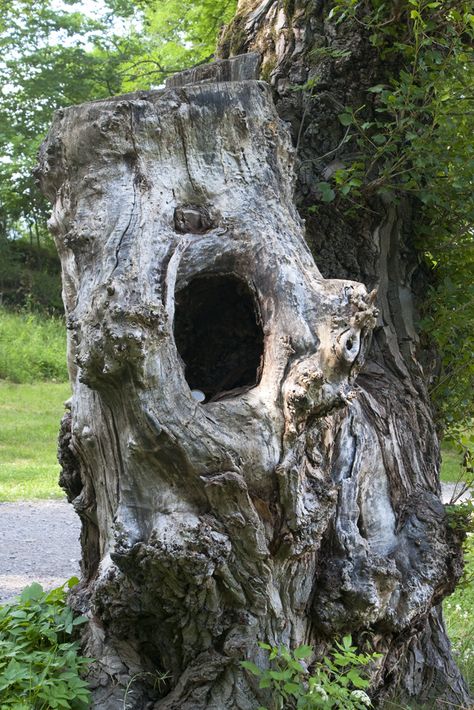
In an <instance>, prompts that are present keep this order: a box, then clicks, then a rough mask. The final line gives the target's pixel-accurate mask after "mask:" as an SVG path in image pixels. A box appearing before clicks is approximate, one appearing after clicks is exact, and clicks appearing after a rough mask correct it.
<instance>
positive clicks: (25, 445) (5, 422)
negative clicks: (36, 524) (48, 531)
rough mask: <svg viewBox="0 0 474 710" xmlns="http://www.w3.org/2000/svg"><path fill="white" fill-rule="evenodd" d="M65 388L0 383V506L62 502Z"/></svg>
mask: <svg viewBox="0 0 474 710" xmlns="http://www.w3.org/2000/svg"><path fill="white" fill-rule="evenodd" d="M69 396H70V389H69V385H68V384H66V383H52V382H41V383H37V384H22V385H17V384H13V383H9V382H4V381H3V382H2V381H0V502H4V501H14V500H31V499H33V498H62V497H64V493H63V491H62V490H61V489H60V488H59V486H58V476H59V465H58V463H57V461H56V440H57V435H58V430H59V422H60V419H61V416H62V414H63V411H64V407H63V402H64V401H65V400H66V399H68V398H69Z"/></svg>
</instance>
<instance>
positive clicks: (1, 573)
mask: <svg viewBox="0 0 474 710" xmlns="http://www.w3.org/2000/svg"><path fill="white" fill-rule="evenodd" d="M79 532H80V522H79V518H78V516H77V515H76V513H75V512H74V510H73V508H72V506H71V505H69V504H68V503H67V502H66V501H49V500H48V501H45V500H41V501H31V502H27V503H0V603H1V602H2V601H6V600H7V599H9V598H10V597H12V596H14V595H15V594H18V592H21V590H22V589H23V587H26V586H27V585H28V584H31V583H32V582H39V583H40V584H42V585H43V587H44V588H45V589H52V588H53V587H59V586H60V585H61V584H63V582H65V581H66V580H67V579H69V577H72V576H73V575H77V574H78V573H79V560H80V556H81V550H80V546H79V540H78V538H79Z"/></svg>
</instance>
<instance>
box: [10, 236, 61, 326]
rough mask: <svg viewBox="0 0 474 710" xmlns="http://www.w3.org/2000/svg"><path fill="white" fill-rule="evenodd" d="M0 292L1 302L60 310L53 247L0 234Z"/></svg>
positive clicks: (59, 278)
mask: <svg viewBox="0 0 474 710" xmlns="http://www.w3.org/2000/svg"><path fill="white" fill-rule="evenodd" d="M0 293H1V300H2V304H3V305H4V306H8V307H25V306H27V305H28V306H30V307H32V308H35V309H36V310H42V311H45V312H51V313H56V314H61V313H62V312H63V303H62V299H61V267H60V263H59V259H58V256H57V254H56V251H55V250H54V247H52V246H49V245H44V246H43V245H39V244H37V243H35V244H31V243H29V242H28V241H27V240H26V239H15V240H12V239H7V238H5V237H4V238H2V237H1V236H0Z"/></svg>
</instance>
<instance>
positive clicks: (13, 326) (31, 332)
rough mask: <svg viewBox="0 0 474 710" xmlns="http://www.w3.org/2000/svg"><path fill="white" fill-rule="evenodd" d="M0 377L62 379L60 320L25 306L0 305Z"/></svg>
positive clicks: (64, 376)
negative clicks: (6, 307)
mask: <svg viewBox="0 0 474 710" xmlns="http://www.w3.org/2000/svg"><path fill="white" fill-rule="evenodd" d="M0 379H6V380H10V381H11V382H39V381H42V380H53V381H57V382H65V381H66V380H67V369H66V329H65V326H64V321H63V320H62V319H61V318H57V317H54V316H47V315H41V314H39V313H33V312H30V311H28V310H23V311H8V310H6V309H5V308H0Z"/></svg>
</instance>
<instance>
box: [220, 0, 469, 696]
mask: <svg viewBox="0 0 474 710" xmlns="http://www.w3.org/2000/svg"><path fill="white" fill-rule="evenodd" d="M332 5H333V4H332V3H331V2H327V1H326V0H322V1H321V2H319V1H318V2H314V0H277V1H275V0H267V1H264V2H261V1H260V0H239V3H238V10H237V14H236V17H235V19H234V21H233V23H232V24H231V26H230V27H229V28H228V29H227V31H226V32H225V33H224V35H223V37H222V40H221V44H220V56H222V57H227V56H230V55H232V54H239V53H241V52H255V51H257V52H258V53H259V56H260V57H261V70H260V73H261V76H263V77H265V79H266V80H267V81H268V82H269V83H270V84H271V86H272V89H273V96H274V100H275V104H276V108H277V111H278V113H279V115H280V116H281V117H282V118H283V119H284V120H285V121H287V123H288V125H289V127H290V131H291V134H292V139H293V144H294V145H296V146H297V153H298V155H297V182H296V191H295V193H296V195H295V196H296V201H297V205H298V207H299V210H300V213H302V214H303V215H304V216H305V217H306V239H307V242H308V243H309V245H310V247H311V249H312V251H313V253H314V254H315V257H316V262H317V264H318V267H319V268H320V269H321V272H322V273H323V274H324V275H325V276H326V277H330V278H351V279H356V280H358V281H361V282H362V283H364V284H365V285H366V286H367V287H368V288H369V289H370V288H374V287H377V289H378V298H377V306H378V308H379V312H380V315H379V318H378V320H377V324H376V327H375V330H374V337H373V340H372V347H371V351H370V353H369V356H368V358H367V362H366V365H365V366H364V368H363V369H362V372H361V373H360V375H359V377H358V379H357V385H358V387H359V405H360V406H359V411H358V412H355V410H354V409H353V414H352V416H353V418H354V419H355V421H357V422H358V426H361V427H362V429H363V430H367V431H370V432H371V434H370V435H369V439H372V440H373V441H374V446H373V448H372V450H371V447H370V446H367V444H366V443H364V437H358V436H357V435H355V436H353V438H352V441H353V451H354V461H355V462H358V466H359V467H360V470H361V471H363V472H364V470H365V469H366V468H369V469H371V471H372V479H371V480H372V482H373V484H374V486H379V485H385V484H383V483H382V481H384V480H385V476H386V477H387V479H386V480H387V485H388V490H389V492H390V494H389V495H390V506H391V508H392V511H393V512H392V513H389V514H388V517H387V520H390V519H393V520H394V524H395V529H396V530H397V531H399V530H400V529H401V528H403V526H404V525H405V524H408V526H409V527H410V526H411V527H412V531H411V533H410V539H409V542H408V544H407V548H406V551H407V555H409V556H410V557H411V563H410V564H409V565H408V567H405V566H404V565H401V566H400V565H399V563H397V566H398V568H399V571H400V572H401V575H402V578H403V579H404V582H405V584H407V583H408V587H407V588H406V592H405V593H406V594H407V598H408V599H411V598H413V597H416V596H418V582H417V581H416V580H415V579H413V580H412V581H413V586H412V587H411V589H409V587H410V584H411V581H410V576H411V571H410V569H411V566H412V565H413V564H414V565H415V566H416V567H418V565H419V566H420V568H421V566H423V564H426V566H427V567H429V566H430V564H431V563H430V560H431V559H433V555H434V556H435V557H436V556H437V552H436V543H435V545H434V546H432V543H433V539H432V537H431V533H430V534H429V535H428V539H426V538H425V536H424V533H422V530H426V527H425V526H426V525H428V527H430V526H431V525H432V526H433V531H434V530H437V531H438V533H439V531H440V530H441V527H442V525H443V524H444V520H443V515H442V512H441V510H440V511H439V513H434V518H433V522H432V523H428V518H429V517H430V516H431V514H432V513H430V512H428V511H429V510H430V508H431V506H430V503H429V502H428V499H431V500H432V494H433V493H435V494H436V495H438V493H439V462H440V457H439V448H438V442H437V436H436V431H435V426H434V422H433V413H432V409H431V405H430V401H429V396H428V391H427V388H428V383H429V382H430V381H431V380H432V377H433V373H434V372H435V371H436V367H437V363H436V353H435V352H434V351H433V349H432V347H430V346H429V344H427V342H426V341H427V338H426V336H425V337H424V343H423V344H422V343H421V342H420V337H419V333H418V332H417V328H416V323H417V320H419V314H418V310H417V308H418V304H419V302H420V301H421V302H422V301H423V299H424V297H425V295H426V292H427V287H428V283H427V280H428V279H427V273H426V270H425V268H424V265H423V258H422V256H420V255H419V254H418V252H417V249H416V247H415V243H414V241H415V240H414V236H413V235H414V233H415V223H416V221H417V220H418V219H420V215H419V209H420V203H419V202H417V200H416V199H409V198H407V197H405V198H403V199H402V200H400V198H399V199H398V201H397V200H396V199H395V196H393V199H391V198H390V197H389V196H387V197H386V198H385V199H384V201H383V202H382V201H381V200H380V199H375V198H373V199H372V200H371V201H370V200H368V201H367V202H366V204H365V206H364V207H365V208H364V209H362V210H359V211H358V212H357V211H355V210H354V211H352V213H351V212H349V211H348V209H347V203H345V202H344V201H343V202H342V203H341V202H339V201H336V202H335V203H331V204H330V205H325V204H323V203H322V202H321V195H320V193H319V191H318V183H319V182H320V181H322V180H329V179H330V176H331V175H332V174H333V173H334V171H335V170H337V169H338V168H341V167H344V166H348V165H350V164H351V163H352V162H353V161H354V159H357V154H358V148H357V146H356V143H355V141H349V142H348V143H344V141H343V138H344V135H345V131H346V129H345V128H343V127H342V126H341V124H340V122H339V120H338V114H340V113H341V111H342V110H343V108H344V107H346V106H349V107H353V108H358V107H360V106H365V108H364V110H363V113H362V114H360V113H359V117H361V116H362V115H363V116H364V119H363V120H369V121H370V120H373V118H374V117H377V114H376V113H375V109H376V108H377V99H376V96H375V95H374V94H371V93H367V89H368V88H369V87H371V86H373V85H375V84H390V80H391V77H392V76H394V75H395V76H396V75H397V73H398V72H399V70H400V68H406V65H405V63H404V60H402V62H401V63H400V59H399V58H398V57H397V54H396V53H395V52H393V51H392V52H391V53H390V54H389V55H388V54H386V53H385V54H383V53H381V52H380V51H379V49H378V48H377V47H374V46H373V44H372V42H371V34H372V33H373V32H374V31H375V32H376V31H377V30H376V29H374V28H372V29H371V28H370V27H369V26H368V25H366V26H365V27H364V21H368V19H369V17H370V13H371V11H372V8H373V5H371V4H370V3H363V2H361V3H359V4H358V7H359V10H360V17H359V19H361V20H362V22H355V21H352V22H351V21H344V22H342V23H340V24H338V23H337V22H336V18H334V19H330V11H331V9H332ZM364 12H365V13H367V15H366V16H365V17H364ZM402 13H403V5H400V6H397V7H396V8H394V12H393V15H392V16H391V19H392V21H393V26H392V29H394V28H396V27H397V25H396V22H397V21H398V22H399V28H398V30H399V32H400V33H401V35H402V34H403V32H404V18H403V14H402ZM395 18H398V20H396V19H395ZM394 20H395V21H394ZM307 82H309V84H310V85H311V86H310V87H308V88H305V85H306V83H307ZM372 177H373V176H372ZM315 204H316V205H317V212H316V213H315V212H313V207H314V205H315ZM308 207H310V208H311V209H310V210H309V211H308V210H307V208H308ZM361 421H362V423H361ZM346 426H347V425H346ZM377 462H378V463H377ZM378 471H382V472H383V473H382V478H381V479H379V477H378ZM353 475H354V469H353ZM363 475H365V474H363ZM379 480H380V483H378V481H379ZM427 497H428V498H427ZM369 505H370V504H369ZM352 510H353V512H354V511H355V512H354V515H355V516H356V517H357V514H358V513H357V509H354V508H353V509H352ZM433 512H434V511H433ZM410 518H411V522H409V519H410ZM421 520H423V522H422V523H421V527H418V525H419V521H421ZM438 533H435V536H436V535H437V534H438ZM453 549H454V548H453ZM415 550H416V552H415ZM354 553H355V551H354V552H353V553H352V554H351V555H349V557H353V556H354ZM329 556H332V557H333V561H332V562H331V563H330V564H328V563H327V562H326V570H325V571H323V575H322V576H323V577H327V578H328V579H329V584H333V585H334V586H335V587H337V586H338V585H339V584H340V585H341V588H342V587H344V586H345V583H344V581H343V580H344V578H345V576H347V575H348V574H349V576H353V573H351V569H350V566H348V564H347V559H346V561H345V562H342V561H341V551H340V550H339V549H338V548H337V546H334V547H333V548H332V552H330V553H329ZM344 556H346V555H345V553H343V554H342V557H344ZM355 556H356V557H357V555H355ZM414 556H417V557H418V562H417V563H415V562H414ZM439 561H440V560H439V559H438V563H439ZM459 565H460V558H459V551H458V553H456V552H453V559H452V566H451V567H449V565H448V568H447V569H446V576H445V581H444V583H443V584H441V585H440V587H439V588H438V591H437V592H436V593H434V594H433V595H432V597H431V600H432V601H431V602H428V604H427V605H426V607H425V610H427V609H428V608H429V606H430V604H431V603H433V604H434V603H435V602H437V601H439V599H441V598H442V596H444V595H446V594H448V593H449V591H450V590H451V589H452V588H453V586H454V584H455V582H456V579H457V577H458V574H459ZM357 566H358V565H357V563H356V564H355V565H354V566H353V569H354V570H356V569H357ZM359 569H361V568H359ZM328 570H330V572H328ZM374 573H375V572H374ZM375 574H376V573H375ZM370 576H371V573H368V571H367V569H366V568H363V572H362V577H364V578H365V579H366V582H368V579H369V577H370ZM428 576H429V575H428ZM320 584H321V579H320V580H319V581H318V585H317V586H318V587H319V585H320ZM349 586H351V585H349ZM355 586H358V590H357V592H354V597H353V603H352V607H354V609H358V608H359V605H362V608H363V607H364V606H366V604H369V601H368V599H369V598H368V596H367V597H366V599H365V601H364V600H363V597H364V594H365V592H362V579H360V584H359V585H357V584H356V585H355ZM430 586H431V582H428V584H427V586H426V587H425V592H426V600H428V598H429V597H430V595H431V592H430V591H428V590H429V587H430ZM369 587H370V585H368V586H367V588H366V589H367V590H368V589H369ZM342 596H343V595H342ZM408 604H409V605H410V604H411V601H408ZM345 606H346V605H345V604H342V605H341V606H338V604H336V605H334V606H333V607H332V609H331V613H330V616H331V622H330V624H329V625H332V628H333V629H334V628H335V627H336V625H337V624H336V617H337V615H338V614H337V610H338V609H339V611H341V612H342V613H341V615H340V619H341V624H343V625H344V627H345V628H352V629H354V628H355V627H356V626H357V622H356V617H357V612H356V611H355V610H354V609H353V610H351V611H349V609H351V605H350V604H349V605H347V606H348V610H347V611H344V610H343V609H344V607H345ZM420 612H421V609H420ZM360 622H361V624H362V626H363V622H362V619H361V620H360ZM399 622H400V623H399V624H398V627H397V630H394V631H390V632H388V629H387V628H386V627H384V626H382V630H381V633H382V636H383V637H384V642H383V644H384V645H385V646H386V647H388V648H391V650H390V652H389V653H388V655H387V657H386V660H385V662H384V665H383V669H382V671H381V675H380V678H379V681H380V688H379V693H378V695H379V698H380V699H381V700H382V698H384V697H386V696H389V697H390V696H391V695H393V694H394V693H395V694H397V693H398V694H399V696H400V697H402V698H406V699H408V700H410V698H412V697H415V698H417V699H418V700H420V701H421V700H423V699H426V700H427V702H428V704H429V707H433V706H435V705H436V706H438V705H439V707H445V703H446V702H448V703H454V704H456V705H457V704H465V706H466V707H470V705H471V703H470V700H469V698H468V695H467V691H466V687H465V684H464V682H463V681H462V679H461V678H460V676H459V672H458V670H457V668H456V665H455V663H454V662H453V660H452V657H451V653H450V649H449V642H448V640H447V637H446V634H445V632H444V631H443V624H442V618H441V611H440V608H438V607H436V606H433V608H432V610H431V611H430V612H429V613H425V612H421V613H419V614H415V615H414V617H413V619H412V621H410V620H409V615H407V616H404V615H403V614H402V615H401V617H400V619H399Z"/></svg>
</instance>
